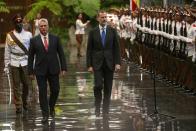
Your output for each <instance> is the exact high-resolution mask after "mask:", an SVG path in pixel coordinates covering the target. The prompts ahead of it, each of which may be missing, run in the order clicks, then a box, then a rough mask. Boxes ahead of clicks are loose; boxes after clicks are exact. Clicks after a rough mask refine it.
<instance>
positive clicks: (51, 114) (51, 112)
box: [50, 110, 55, 119]
mask: <svg viewBox="0 0 196 131" xmlns="http://www.w3.org/2000/svg"><path fill="white" fill-rule="evenodd" d="M50 116H51V117H52V118H53V119H54V118H55V111H54V110H51V111H50Z"/></svg>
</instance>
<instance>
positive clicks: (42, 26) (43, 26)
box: [39, 21, 48, 36]
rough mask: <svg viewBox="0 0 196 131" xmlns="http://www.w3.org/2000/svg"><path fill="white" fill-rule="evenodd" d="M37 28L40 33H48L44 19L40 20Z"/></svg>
mask: <svg viewBox="0 0 196 131" xmlns="http://www.w3.org/2000/svg"><path fill="white" fill-rule="evenodd" d="M39 30H40V33H41V34H42V35H44V36H45V35H46V34H47V33H48V23H47V22H45V21H40V22H39Z"/></svg>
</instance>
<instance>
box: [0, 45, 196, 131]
mask: <svg viewBox="0 0 196 131" xmlns="http://www.w3.org/2000/svg"><path fill="white" fill-rule="evenodd" d="M67 49H68V50H67ZM66 50H67V51H66V57H67V61H68V72H67V74H66V76H64V77H61V79H60V83H61V91H60V95H59V99H58V102H57V105H56V108H55V110H56V119H55V121H52V120H50V121H49V123H48V124H45V125H42V124H41V118H42V117H41V111H40V107H39V101H38V99H37V98H38V94H37V86H36V82H34V88H33V89H31V90H30V96H29V105H30V109H29V111H28V112H26V113H23V114H21V115H16V114H15V107H14V101H13V99H10V98H11V96H12V91H11V89H10V88H9V86H8V81H7V77H6V75H5V74H4V73H3V52H4V49H3V48H0V80H1V84H0V130H3V131H12V130H16V131H22V130H24V131H40V130H44V131H196V124H195V123H196V97H194V96H191V95H190V94H186V93H184V92H183V90H182V89H180V88H174V87H173V86H171V85H169V84H166V83H165V82H162V81H158V80H156V81H155V87H156V95H157V97H156V98H157V101H156V107H155V101H154V86H153V85H154V83H153V82H154V80H153V79H152V77H151V74H150V73H148V72H147V71H145V70H142V69H140V68H139V66H137V65H135V64H134V63H131V62H130V63H126V62H124V63H123V64H122V69H121V71H120V72H118V73H116V74H115V77H114V81H113V91H112V101H111V107H110V116H109V119H108V120H104V119H102V118H100V119H97V118H96V117H95V115H94V105H93V104H94V103H93V102H94V97H93V90H92V87H93V75H92V74H90V73H88V72H87V71H86V67H85V46H84V47H83V55H84V56H83V57H81V58H77V56H76V47H75V46H73V45H72V46H69V47H66ZM156 111H157V112H156Z"/></svg>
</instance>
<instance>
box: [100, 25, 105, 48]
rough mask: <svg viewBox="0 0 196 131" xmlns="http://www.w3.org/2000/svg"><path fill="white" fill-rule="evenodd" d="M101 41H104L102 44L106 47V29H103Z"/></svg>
mask: <svg viewBox="0 0 196 131" xmlns="http://www.w3.org/2000/svg"><path fill="white" fill-rule="evenodd" d="M101 40H102V44H103V46H104V45H105V30H104V28H102V33H101Z"/></svg>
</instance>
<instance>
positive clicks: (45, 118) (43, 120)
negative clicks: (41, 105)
mask: <svg viewBox="0 0 196 131" xmlns="http://www.w3.org/2000/svg"><path fill="white" fill-rule="evenodd" d="M47 122H48V117H46V116H44V117H43V119H42V123H43V124H45V123H47Z"/></svg>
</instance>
